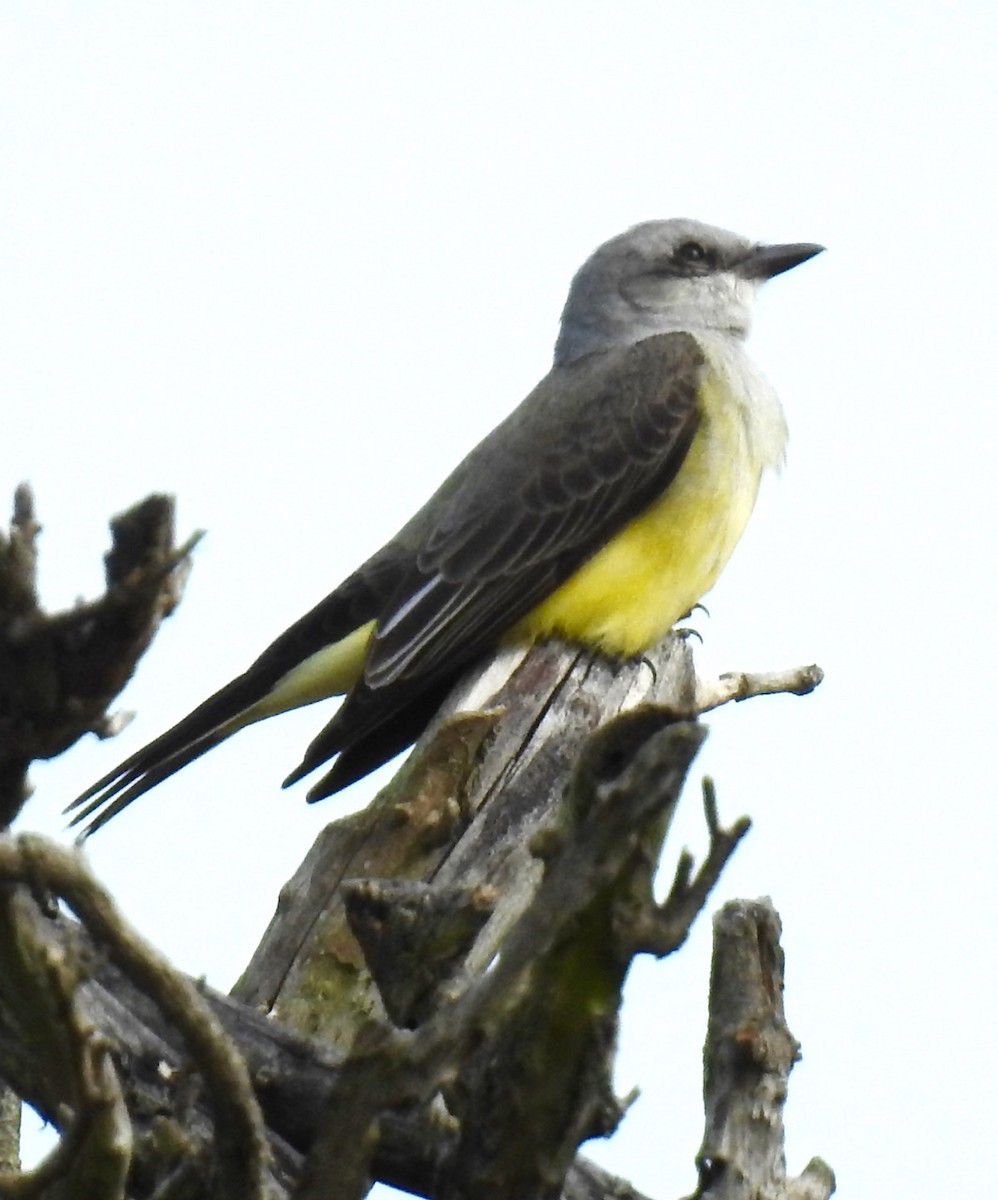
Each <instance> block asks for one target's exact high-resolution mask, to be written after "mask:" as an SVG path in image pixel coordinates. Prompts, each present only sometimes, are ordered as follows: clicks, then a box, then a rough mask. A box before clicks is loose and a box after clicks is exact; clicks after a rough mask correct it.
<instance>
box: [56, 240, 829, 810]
mask: <svg viewBox="0 0 998 1200" xmlns="http://www.w3.org/2000/svg"><path fill="white" fill-rule="evenodd" d="M821 250H822V247H821V246H816V245H812V244H809V243H796V244H792V245H758V244H756V243H753V242H750V241H747V240H746V239H744V238H741V237H738V236H737V235H736V234H733V233H729V232H727V231H726V230H722V229H715V228H712V227H711V226H708V225H703V224H701V223H699V222H696V221H688V220H670V221H649V222H647V223H645V224H642V225H636V226H635V227H634V228H633V229H630V230H628V231H627V232H626V233H623V234H621V235H620V236H619V237H615V238H613V239H612V240H611V241H609V242H607V243H605V244H604V245H603V246H601V247H600V248H599V249H598V250H596V252H595V253H594V254H593V255H592V256H591V257H590V258H589V259H588V260H587V261H586V262H585V263H584V264H583V265H582V267H581V268H580V270H579V271H578V273H577V274H576V276H575V278H574V279H573V281H572V285H571V288H570V290H569V293H568V300H567V302H566V304H565V309H564V312H563V313H562V318H561V329H560V333H559V336H558V340H557V343H556V345H555V352H554V365H553V366H552V368H551V370H550V372H549V373H548V374H547V375H546V376H545V378H544V379H542V380H541V382H540V383H539V384H538V385H537V387H536V388H534V390H533V391H532V392H531V393H530V395H529V396H527V398H526V400H524V401H523V403H522V404H521V405H520V406H519V407H518V408H517V409H515V410H514V412H513V413H512V414H511V415H510V416H509V417H507V418H506V420H505V421H503V422H502V424H500V425H499V426H498V427H497V428H496V429H494V430H493V431H492V433H490V434H489V435H488V436H487V437H486V438H485V439H484V441H482V442H480V443H479V445H478V446H476V447H475V449H474V450H472V451H471V453H470V454H469V455H468V456H467V458H465V459H464V461H463V462H461V463H460V464H459V466H458V467H457V468H456V469H455V470H454V472H453V473H452V474H451V475H449V476H448V478H447V479H446V480H444V482H443V484H441V486H440V487H439V488H438V490H437V491H436V492H435V493H434V494H433V495H432V496H431V497H430V499H429V500H428V501H427V502H426V504H424V505H423V507H422V508H421V509H420V510H419V511H418V512H417V513H416V515H415V516H414V517H413V518H412V519H411V520H410V521H409V522H408V523H407V524H406V525H404V526H403V527H402V529H401V530H400V531H399V532H398V533H397V534H396V535H395V537H393V538H392V539H391V541H390V542H388V543H387V545H385V546H384V547H382V549H380V550H379V551H378V552H377V553H376V554H375V555H374V556H373V557H372V558H370V559H368V560H367V562H366V563H364V564H363V566H361V567H360V568H359V569H358V570H356V571H355V572H354V573H353V574H352V575H350V576H349V577H348V578H347V579H346V580H344V582H343V583H341V584H340V585H339V587H337V588H336V589H335V591H333V592H331V593H330V595H328V596H327V597H326V598H325V600H322V601H321V602H320V603H319V604H318V605H317V606H316V607H315V608H313V609H312V611H311V612H309V613H307V614H306V615H305V616H304V617H302V618H301V620H299V621H297V622H296V623H295V624H294V625H292V626H291V628H290V629H288V630H287V631H286V632H285V633H282V634H281V635H280V637H278V638H277V640H276V641H275V642H273V643H272V644H271V645H270V646H268V648H267V649H266V650H264V652H263V653H262V654H261V655H260V657H259V658H258V659H257V660H256V661H255V662H254V663H253V664H252V666H250V668H249V669H248V670H247V671H246V672H245V673H244V674H242V675H240V676H238V677H237V678H236V679H234V680H232V682H231V683H228V684H226V686H225V687H223V688H222V689H221V690H220V691H218V692H216V693H215V694H214V695H213V696H211V697H209V699H207V700H205V701H204V703H203V704H201V705H200V706H199V707H197V708H195V709H194V711H193V712H191V713H190V714H189V715H188V716H186V717H184V718H183V720H181V721H180V722H178V723H177V724H176V725H174V726H173V728H172V729H169V730H167V732H166V733H164V734H162V735H161V736H160V737H158V738H156V739H155V740H154V741H152V742H150V743H149V744H148V745H147V746H145V747H143V748H142V749H141V750H139V751H137V752H136V753H135V754H133V755H131V757H129V758H126V759H125V761H124V762H122V763H121V764H120V765H119V766H118V767H116V768H115V769H114V770H113V771H112V772H110V774H108V775H105V776H104V778H103V779H101V780H100V781H99V782H98V783H96V784H94V786H93V787H92V788H90V789H89V790H88V791H86V792H84V794H83V795H82V796H80V797H79V799H77V800H76V801H74V803H73V804H72V805H71V806H70V809H77V810H78V811H77V812H76V815H75V817H74V818H73V823H74V824H76V823H79V822H82V821H87V822H88V824H87V826H86V828H85V831H84V832H85V834H89V833H92V832H93V831H94V830H95V829H98V828H100V826H101V825H103V824H105V823H106V822H107V821H108V820H110V818H111V817H113V816H114V815H115V814H116V813H118V812H120V811H121V810H122V809H123V808H124V807H125V806H126V805H128V804H130V803H131V802H132V800H134V799H135V798H136V797H137V796H140V795H142V793H143V792H146V791H148V790H149V789H150V788H152V787H154V786H155V785H156V784H157V783H159V782H160V781H161V780H163V779H165V778H167V776H169V775H172V774H173V773H174V772H175V771H179V770H180V768H181V767H184V766H186V765H187V764H188V763H189V762H192V761H193V760H194V759H195V758H198V757H199V756H200V755H202V754H204V753H205V752H206V751H207V750H210V749H211V748H212V747H213V746H217V745H218V744H219V743H220V742H222V741H223V740H224V739H226V738H228V737H229V736H231V735H232V734H233V733H235V732H236V731H237V730H239V729H241V728H243V727H244V726H245V725H249V724H251V723H252V722H254V721H259V720H261V719H263V718H264V717H270V716H273V715H275V714H276V713H280V712H285V711H287V710H289V709H292V708H297V707H299V706H300V705H304V704H312V703H314V702H315V701H317V700H323V699H325V698H326V697H328V696H334V695H345V696H346V699H345V700H344V702H343V703H342V705H341V706H340V708H339V710H338V711H337V712H336V713H335V715H334V716H333V718H332V720H331V721H329V723H328V724H327V725H326V726H325V728H324V729H322V731H321V732H320V733H319V735H318V736H317V737H316V738H315V740H314V741H313V742H312V744H311V745H310V746H309V747H308V749H307V750H306V752H305V757H304V759H303V760H302V762H301V764H300V765H299V766H298V767H297V768H296V769H295V770H294V771H293V772H292V773H291V775H290V776H289V777H288V778H287V780H285V786H287V785H288V784H291V783H295V782H296V781H297V780H299V779H301V778H302V777H303V776H304V775H307V774H309V773H310V772H311V771H313V770H315V769H316V768H317V767H318V766H320V765H321V764H323V763H325V762H328V760H329V759H331V758H332V757H333V756H334V755H335V756H336V761H335V763H334V765H333V766H332V768H331V770H329V771H328V772H327V773H326V774H325V775H324V776H323V777H322V778H321V779H320V780H319V782H318V783H317V784H316V785H315V786H314V787H313V788H312V790H311V791H310V792H309V793H308V799H309V800H319V799H322V798H323V797H325V796H329V795H331V794H332V793H333V792H336V791H338V790H339V789H340V788H343V787H346V786H347V784H349V783H352V782H353V781H354V780H355V779H358V778H359V777H360V776H362V775H365V774H366V773H367V772H368V771H371V770H373V769H374V768H375V767H376V766H378V765H380V764H381V763H383V762H385V761H387V760H388V759H389V758H391V757H392V756H393V755H395V754H396V753H398V752H399V751H400V750H402V749H404V748H405V747H406V746H408V745H410V743H412V742H413V741H414V740H415V739H416V737H418V735H419V733H420V732H421V731H422V729H423V728H424V727H425V725H426V724H427V723H428V721H429V719H430V717H431V716H432V715H433V713H434V711H435V710H436V709H437V708H438V707H439V705H440V704H441V702H442V701H443V699H444V697H445V695H446V693H447V692H448V691H449V689H450V688H451V687H452V685H453V684H454V683H455V682H456V680H457V678H458V676H459V675H460V674H461V672H462V671H463V670H464V669H465V668H466V667H467V666H468V665H469V663H470V662H472V661H473V660H474V659H476V658H477V657H480V656H481V655H483V654H484V653H486V652H487V651H488V650H489V649H491V648H492V647H494V646H495V645H496V644H497V643H498V642H499V641H500V640H502V639H504V638H508V639H518V640H532V639H534V638H537V637H539V636H542V635H545V634H557V635H560V636H562V637H566V638H569V639H572V640H576V641H578V642H581V643H583V644H585V645H588V646H592V647H596V648H598V649H600V650H602V651H604V652H607V653H609V654H613V655H618V656H633V655H635V654H638V653H640V652H641V651H642V650H645V649H647V648H648V647H650V646H651V645H653V644H654V643H655V642H656V641H657V640H658V639H659V638H661V637H662V636H663V635H664V634H665V633H666V632H667V630H668V629H669V628H670V627H671V626H672V625H673V624H674V623H675V622H676V621H678V620H679V619H680V618H681V617H682V616H683V615H684V614H685V613H687V612H689V611H690V609H692V607H693V606H694V604H695V603H696V602H697V601H698V600H699V599H700V598H701V596H703V595H704V593H705V592H707V591H708V590H709V589H710V588H711V587H712V586H713V584H714V582H715V581H716V579H717V577H718V575H719V573H720V571H721V569H722V568H723V567H724V565H725V563H726V562H727V560H728V557H729V556H730V554H731V552H732V550H733V549H734V547H735V544H736V542H737V541H738V539H739V537H740V536H741V534H742V531H743V529H744V528H745V524H746V522H747V520H748V518H749V514H750V513H751V511H752V507H753V505H754V503H755V498H756V493H757V491H758V487H759V481H760V478H761V476H762V474H763V472H764V471H765V470H766V469H767V468H776V467H779V466H780V465H781V463H782V461H783V456H784V447H785V444H786V437H787V432H786V423H785V421H784V417H783V410H782V408H781V406H780V403H779V401H778V399H777V398H776V395H775V393H774V392H773V391H772V389H771V388H770V386H769V384H768V383H767V382H766V381H765V379H764V378H763V376H762V375H761V374H760V373H759V372H758V371H757V370H756V368H755V367H754V366H753V365H752V363H751V362H750V360H749V358H748V357H747V355H746V354H745V351H744V349H743V343H744V341H745V337H746V335H747V333H748V329H749V319H750V313H751V308H752V301H753V297H754V293H755V290H756V287H757V285H758V284H759V283H761V282H762V281H764V280H766V279H770V278H771V277H772V276H774V275H778V274H780V273H781V272H782V271H786V270H789V269H790V268H791V267H795V266H797V265H798V264H799V263H803V262H805V261H806V260H807V259H809V258H811V257H812V256H814V255H815V254H817V253H819V252H820V251H821ZM67 811H69V810H67Z"/></svg>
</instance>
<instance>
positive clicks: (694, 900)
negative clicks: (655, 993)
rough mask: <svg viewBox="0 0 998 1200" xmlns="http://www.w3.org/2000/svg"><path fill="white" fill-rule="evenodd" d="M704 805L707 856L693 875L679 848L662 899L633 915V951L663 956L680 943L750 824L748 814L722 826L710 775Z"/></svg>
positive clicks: (687, 856)
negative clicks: (677, 858)
mask: <svg viewBox="0 0 998 1200" xmlns="http://www.w3.org/2000/svg"><path fill="white" fill-rule="evenodd" d="M703 807H704V815H705V817H706V820H707V832H708V834H709V835H710V847H709V849H708V851H707V857H706V858H705V859H704V861H703V864H702V865H701V867H700V869H699V870H698V871H697V872H696V874H695V875H694V874H693V867H694V860H693V856H692V855H691V854H690V853H689V852H688V851H686V850H684V851H683V852H682V854H681V855H680V856H679V863H678V864H677V866H676V874H675V876H674V878H673V881H672V887H671V888H670V889H669V894H668V896H667V897H666V899H665V901H664V903H662V904H655V903H654V902H651V901H650V902H649V903H648V904H647V905H645V906H644V908H643V909H642V911H641V912H640V913H638V914H636V915H635V916H634V918H633V922H632V925H631V928H630V930H629V934H630V938H631V945H632V947H633V949H634V951H635V953H639V952H644V953H646V954H655V955H657V956H658V957H659V958H663V957H665V955H667V954H672V953H673V952H674V951H676V950H678V949H679V947H680V946H682V945H683V943H684V942H685V941H686V939H687V937H688V936H689V932H690V929H691V927H692V925H693V922H694V920H695V919H696V918H697V916H698V915H699V914H700V912H701V911H702V909H703V907H704V905H705V904H706V903H707V897H708V896H709V895H710V893H711V891H712V890H713V888H714V885H715V884H716V883H717V881H718V880H719V879H720V877H721V872H722V871H723V870H724V868H725V866H726V865H727V862H728V859H729V858H730V857H731V856H732V854H734V852H735V850H736V848H737V846H738V843H739V842H740V841H741V840H742V838H743V837H744V836H745V834H747V833H748V831H749V829H751V827H752V822H751V821H750V820H749V819H748V817H739V819H738V820H737V821H736V822H735V823H734V825H732V826H731V828H730V829H724V828H722V826H721V824H720V822H719V820H718V815H717V797H716V795H715V792H714V781H713V780H712V779H710V778H709V777H705V778H704V780H703Z"/></svg>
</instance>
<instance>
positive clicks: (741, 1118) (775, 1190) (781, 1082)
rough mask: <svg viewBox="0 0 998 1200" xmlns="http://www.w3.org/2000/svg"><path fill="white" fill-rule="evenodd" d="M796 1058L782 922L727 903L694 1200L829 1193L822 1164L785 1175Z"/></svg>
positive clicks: (750, 904) (829, 1177)
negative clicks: (786, 1004) (786, 1003)
mask: <svg viewBox="0 0 998 1200" xmlns="http://www.w3.org/2000/svg"><path fill="white" fill-rule="evenodd" d="M798 1053H799V1047H798V1045H797V1042H796V1041H795V1039H794V1037H793V1035H792V1034H791V1032H790V1030H789V1028H788V1027H787V1023H786V1018H785V1017H784V1013H783V950H782V948H781V946H780V919H779V916H778V915H777V913H776V911H775V909H774V908H773V906H772V905H771V904H770V902H769V901H768V900H756V901H749V900H734V901H731V902H730V903H729V904H726V905H725V906H724V908H723V909H721V911H720V912H719V913H718V914H717V916H716V917H715V918H714V960H713V964H712V966H711V980H710V1017H709V1022H708V1028H707V1042H706V1046H705V1047H704V1109H705V1112H706V1124H705V1129H704V1139H703V1145H702V1146H701V1148H700V1153H699V1156H698V1159H697V1165H698V1167H699V1171H700V1185H699V1187H698V1189H697V1192H696V1198H697V1200H759V1198H760V1197H761V1198H764V1200H828V1197H829V1196H831V1194H832V1192H833V1191H834V1190H835V1177H834V1175H833V1174H832V1172H831V1169H830V1168H829V1167H828V1166H827V1165H826V1164H825V1163H823V1162H822V1161H821V1160H820V1159H812V1160H811V1162H810V1163H809V1164H808V1166H807V1168H806V1169H805V1171H804V1173H803V1174H802V1175H801V1176H800V1177H799V1178H797V1179H788V1178H787V1174H786V1162H785V1159H784V1156H783V1106H784V1104H785V1103H786V1098H787V1088H788V1081H789V1076H790V1072H791V1070H792V1069H793V1066H794V1063H795V1062H796V1061H797V1058H798Z"/></svg>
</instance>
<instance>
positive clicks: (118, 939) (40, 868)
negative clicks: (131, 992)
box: [0, 835, 269, 1200]
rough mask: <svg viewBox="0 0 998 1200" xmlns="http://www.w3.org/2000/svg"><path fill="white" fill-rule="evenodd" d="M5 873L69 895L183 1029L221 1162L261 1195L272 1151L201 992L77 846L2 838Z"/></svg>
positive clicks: (231, 1180)
mask: <svg viewBox="0 0 998 1200" xmlns="http://www.w3.org/2000/svg"><path fill="white" fill-rule="evenodd" d="M0 878H2V879H4V880H6V881H8V882H16V883H22V884H26V885H29V886H31V887H39V886H41V887H44V888H46V889H48V890H50V891H51V892H53V893H54V894H55V895H56V896H58V897H59V898H60V899H62V900H64V901H65V902H66V903H67V904H68V905H69V906H70V908H71V909H72V910H73V911H74V912H75V913H76V914H77V916H78V917H79V918H80V920H81V921H82V922H83V923H84V925H85V926H86V927H87V928H88V929H89V930H90V931H91V933H92V934H93V935H94V937H95V939H96V940H97V942H98V944H99V945H100V946H101V947H102V949H103V950H104V951H105V952H106V953H107V954H108V956H109V957H110V959H111V960H112V961H113V962H114V963H115V964H116V965H117V966H118V968H119V969H120V970H121V971H123V972H124V973H125V974H126V975H127V976H128V977H129V978H130V979H131V980H132V981H133V982H134V983H135V984H136V986H137V987H139V988H140V989H141V990H142V991H144V992H145V993H146V994H147V995H149V996H151V997H152V998H153V999H154V1000H155V1002H156V1004H157V1005H158V1006H159V1007H160V1008H161V1009H162V1011H163V1012H164V1014H165V1015H166V1016H167V1018H168V1020H170V1021H171V1022H173V1023H174V1024H175V1025H176V1027H177V1028H178V1029H179V1030H180V1031H181V1033H182V1035H183V1038H184V1041H185V1043H186V1045H187V1047H188V1049H189V1051H190V1053H191V1055H192V1057H193V1058H194V1060H195V1062H196V1064H197V1067H198V1070H199V1071H200V1072H201V1075H202V1078H203V1080H204V1086H205V1090H206V1093H207V1095H208V1098H209V1101H210V1104H211V1107H212V1112H213V1117H214V1122H215V1133H216V1148H217V1151H218V1153H217V1155H216V1157H215V1162H216V1165H217V1169H218V1172H219V1175H220V1176H221V1177H222V1178H223V1179H224V1180H225V1181H226V1187H228V1188H229V1189H230V1194H232V1195H234V1196H240V1197H246V1200H262V1197H264V1195H265V1184H264V1180H265V1174H266V1166H267V1163H268V1161H269V1149H268V1146H267V1141H266V1137H265V1133H264V1126H263V1119H262V1117H261V1115H260V1111H259V1106H258V1105H257V1102H256V1099H255V1096H254V1094H253V1089H252V1084H251V1080H250V1077H249V1073H248V1071H247V1069H246V1065H245V1063H244V1062H243V1059H242V1057H241V1055H240V1054H239V1053H238V1051H236V1049H235V1048H234V1047H233V1046H232V1044H231V1042H230V1041H229V1039H228V1037H227V1036H226V1034H225V1032H224V1030H223V1028H222V1026H221V1025H220V1024H219V1022H218V1021H217V1020H216V1018H215V1016H214V1014H213V1012H212V1011H211V1008H210V1006H209V1005H208V1004H207V1003H206V1002H205V1000H204V999H203V997H202V996H201V994H200V993H199V991H198V989H197V988H196V987H195V986H194V985H193V984H192V983H191V982H190V981H189V980H188V979H186V978H185V977H184V976H182V975H180V974H179V973H178V972H176V971H175V970H174V969H173V967H172V966H171V965H170V964H169V963H168V962H167V960H166V959H165V958H163V957H162V955H160V954H159V953H157V952H156V951H155V950H153V949H152V948H151V947H150V946H148V945H147V944H146V943H145V942H143V940H142V939H141V938H140V937H139V936H138V934H137V933H136V932H135V931H134V930H133V929H132V928H131V927H130V926H129V925H128V924H127V923H126V922H125V920H124V919H123V918H122V917H121V915H120V914H119V913H118V911H117V910H116V908H115V906H114V904H113V902H112V900H111V897H110V896H109V895H108V894H107V892H106V891H105V890H104V889H103V888H102V887H101V886H100V884H99V883H98V882H97V881H96V879H95V878H94V877H93V876H92V875H91V873H90V871H89V869H88V868H87V866H86V863H85V861H84V859H83V855H82V853H81V852H80V851H78V850H66V849H64V848H63V847H61V846H57V845H55V844H53V843H51V842H47V841H45V840H44V839H42V838H38V837H34V836H27V835H26V836H23V837H20V838H18V839H16V840H15V839H11V838H0Z"/></svg>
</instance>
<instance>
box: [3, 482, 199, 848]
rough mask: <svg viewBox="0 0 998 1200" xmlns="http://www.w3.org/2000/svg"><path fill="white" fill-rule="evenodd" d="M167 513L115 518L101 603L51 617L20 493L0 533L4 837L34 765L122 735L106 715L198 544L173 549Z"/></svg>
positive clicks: (167, 501)
mask: <svg viewBox="0 0 998 1200" xmlns="http://www.w3.org/2000/svg"><path fill="white" fill-rule="evenodd" d="M173 514H174V504H173V499H172V497H170V496H161V495H152V496H149V497H148V498H147V499H145V500H143V501H142V502H141V503H139V504H136V505H135V506H134V507H132V508H130V509H128V511H127V512H124V513H121V514H119V515H118V516H116V517H115V518H114V519H113V520H112V522H111V538H112V541H111V549H110V550H109V551H108V553H107V554H106V555H105V559H104V563H105V577H106V581H107V590H106V592H105V594H104V595H103V596H102V597H101V598H100V599H99V600H96V601H94V602H92V603H90V604H80V605H77V606H76V607H75V608H72V609H68V610H66V611H65V612H61V613H55V614H49V613H47V612H45V610H44V609H43V608H42V606H41V602H40V600H39V597H38V592H37V587H36V569H37V559H38V549H37V544H36V543H37V537H38V533H39V531H40V529H41V526H40V525H39V523H38V521H37V519H36V517H35V510H34V500H33V497H32V494H31V489H30V488H29V487H28V486H27V484H22V485H21V486H20V487H19V488H18V489H17V492H16V494H15V497H14V516H13V519H12V521H11V526H10V530H9V533H8V534H7V536H4V535H3V534H2V533H0V828H3V827H4V826H6V825H9V824H10V822H11V821H12V820H13V819H14V817H15V816H16V815H17V812H18V810H19V809H20V807H21V805H22V804H23V803H24V800H25V799H26V798H27V796H28V794H29V789H28V781H27V772H28V767H29V766H30V764H31V763H32V762H33V761H34V760H35V759H39V758H52V757H54V756H55V755H57V754H61V753H62V752H63V750H65V749H66V748H67V747H68V746H71V745H72V744H73V742H75V741H77V739H78V738H80V737H82V735H83V734H84V733H88V732H93V733H96V734H98V735H99V736H101V737H106V736H108V735H110V734H112V733H114V732H116V731H117V729H119V728H120V727H121V720H120V718H114V717H109V716H108V715H107V714H106V712H105V710H106V708H107V706H108V705H109V704H110V703H111V701H112V700H113V699H114V697H115V696H116V695H117V694H118V692H120V691H121V689H122V688H123V687H124V686H125V684H126V683H127V682H128V680H129V679H130V678H131V676H132V673H133V671H134V670H135V666H136V664H137V662H138V660H139V658H140V657H141V656H142V654H143V653H144V652H145V650H146V648H147V647H148V645H149V643H150V641H151V640H152V638H153V636H154V634H155V633H156V630H157V629H158V628H159V624H160V622H161V621H162V620H163V618H164V617H167V616H169V615H170V613H171V612H172V611H173V609H174V608H175V607H176V605H177V604H178V602H179V600H180V595H181V592H182V590H183V584H184V581H185V579H186V575H187V557H188V555H189V553H190V551H191V549H192V548H193V546H194V544H195V542H196V541H197V536H198V535H196V536H195V537H194V538H192V539H191V540H189V541H188V542H187V544H186V545H185V546H182V547H181V548H180V549H177V548H176V547H175V546H174V540H173Z"/></svg>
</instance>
